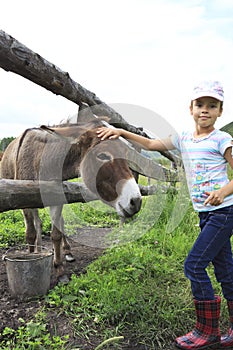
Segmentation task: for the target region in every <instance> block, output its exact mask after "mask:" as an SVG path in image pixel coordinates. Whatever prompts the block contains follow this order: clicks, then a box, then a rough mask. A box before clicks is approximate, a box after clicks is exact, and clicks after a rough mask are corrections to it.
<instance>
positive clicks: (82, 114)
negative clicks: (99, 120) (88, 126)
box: [77, 102, 96, 124]
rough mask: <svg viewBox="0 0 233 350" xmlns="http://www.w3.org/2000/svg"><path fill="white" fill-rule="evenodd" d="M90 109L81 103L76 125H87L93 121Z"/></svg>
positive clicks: (93, 117)
mask: <svg viewBox="0 0 233 350" xmlns="http://www.w3.org/2000/svg"><path fill="white" fill-rule="evenodd" d="M95 119H96V117H95V116H94V114H93V112H92V110H91V107H89V106H88V105H87V104H86V103H83V102H82V104H81V105H80V106H79V111H78V117H77V123H80V124H81V123H89V122H92V121H93V120H95Z"/></svg>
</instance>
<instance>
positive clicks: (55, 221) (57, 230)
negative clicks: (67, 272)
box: [50, 205, 63, 268]
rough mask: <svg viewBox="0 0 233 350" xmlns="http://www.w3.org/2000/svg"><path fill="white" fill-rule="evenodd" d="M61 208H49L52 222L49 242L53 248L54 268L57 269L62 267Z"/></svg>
mask: <svg viewBox="0 0 233 350" xmlns="http://www.w3.org/2000/svg"><path fill="white" fill-rule="evenodd" d="M62 207H63V206H62V205H61V206H56V207H55V206H53V207H50V217H51V221H52V232H51V240H52V243H53V248H54V266H55V267H57V268H59V267H61V266H62V257H61V243H62V237H63V222H62V221H63V220H62V219H61V213H62Z"/></svg>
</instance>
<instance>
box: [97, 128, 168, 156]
mask: <svg viewBox="0 0 233 350" xmlns="http://www.w3.org/2000/svg"><path fill="white" fill-rule="evenodd" d="M97 135H98V137H100V138H101V140H106V139H116V138H118V137H120V136H122V137H124V138H125V139H128V140H130V141H133V142H137V143H138V144H139V145H140V146H141V147H142V148H144V149H147V150H150V151H167V150H171V149H174V148H175V147H174V145H173V143H172V141H171V139H170V137H168V138H166V139H162V140H159V139H157V140H154V139H148V138H146V137H144V136H141V135H137V134H134V133H132V132H130V131H127V130H124V129H117V128H116V129H113V128H106V127H100V128H99V129H98V130H97Z"/></svg>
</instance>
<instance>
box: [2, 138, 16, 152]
mask: <svg viewBox="0 0 233 350" xmlns="http://www.w3.org/2000/svg"><path fill="white" fill-rule="evenodd" d="M13 140H14V137H13V136H11V137H4V138H3V139H2V140H0V151H2V152H4V151H5V149H6V148H7V146H8V145H9V143H11V141H13Z"/></svg>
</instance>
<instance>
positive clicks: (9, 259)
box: [2, 244, 53, 262]
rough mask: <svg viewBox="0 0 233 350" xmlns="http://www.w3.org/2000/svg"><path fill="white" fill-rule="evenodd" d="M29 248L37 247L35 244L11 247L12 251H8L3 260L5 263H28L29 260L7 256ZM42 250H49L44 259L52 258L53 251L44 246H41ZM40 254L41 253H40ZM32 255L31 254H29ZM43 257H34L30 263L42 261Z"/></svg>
mask: <svg viewBox="0 0 233 350" xmlns="http://www.w3.org/2000/svg"><path fill="white" fill-rule="evenodd" d="M29 247H36V245H33V244H24V245H17V246H14V247H11V248H10V249H8V250H7V251H6V252H5V254H4V255H3V256H2V260H4V261H6V260H7V261H21V262H27V261H29V260H28V259H17V258H15V259H14V258H10V257H7V254H9V253H10V252H12V251H14V250H17V249H18V250H23V249H22V248H24V249H26V248H29ZM39 247H40V248H41V249H44V250H47V251H48V254H47V255H46V256H44V257H50V256H52V255H53V251H52V250H51V249H49V248H47V247H45V246H43V245H40V246H39ZM38 254H39V253H38ZM29 255H30V253H29ZM42 258H43V257H42V256H41V255H40V256H38V257H33V258H32V259H30V261H36V260H40V259H42Z"/></svg>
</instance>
